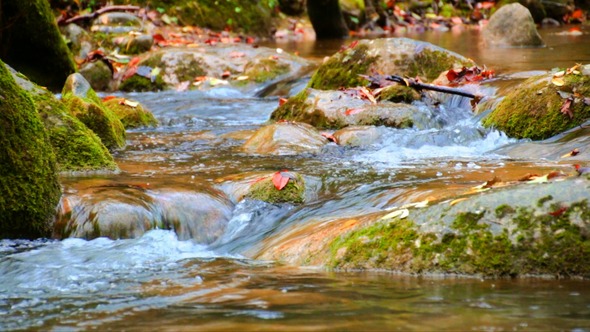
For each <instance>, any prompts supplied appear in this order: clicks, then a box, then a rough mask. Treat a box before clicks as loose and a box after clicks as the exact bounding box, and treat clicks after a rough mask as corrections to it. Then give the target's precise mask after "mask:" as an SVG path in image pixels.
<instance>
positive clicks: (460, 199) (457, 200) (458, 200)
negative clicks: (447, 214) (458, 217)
mask: <svg viewBox="0 0 590 332" xmlns="http://www.w3.org/2000/svg"><path fill="white" fill-rule="evenodd" d="M466 199H467V197H463V198H457V199H454V200H452V201H451V202H450V203H449V205H450V206H453V205H455V204H457V203H459V202H463V201H464V200H466Z"/></svg>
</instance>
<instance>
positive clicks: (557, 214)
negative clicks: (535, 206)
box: [549, 206, 567, 217]
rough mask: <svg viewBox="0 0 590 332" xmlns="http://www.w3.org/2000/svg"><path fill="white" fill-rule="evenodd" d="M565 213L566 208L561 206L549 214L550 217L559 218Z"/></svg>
mask: <svg viewBox="0 0 590 332" xmlns="http://www.w3.org/2000/svg"><path fill="white" fill-rule="evenodd" d="M565 211H567V207H566V206H563V207H561V208H559V209H557V210H555V211H553V212H549V214H550V215H552V216H554V217H559V216H561V215H562V214H563V213H564V212H565Z"/></svg>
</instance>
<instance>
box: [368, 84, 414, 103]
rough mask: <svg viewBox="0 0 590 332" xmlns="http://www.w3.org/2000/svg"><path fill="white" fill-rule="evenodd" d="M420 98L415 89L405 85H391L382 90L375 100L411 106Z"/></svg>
mask: <svg viewBox="0 0 590 332" xmlns="http://www.w3.org/2000/svg"><path fill="white" fill-rule="evenodd" d="M421 97H422V96H421V95H420V93H419V92H418V91H416V89H413V88H410V87H408V86H405V85H400V84H393V85H390V86H388V87H385V88H383V90H381V92H380V93H379V95H378V96H377V100H379V101H391V102H394V103H407V104H411V103H412V102H413V101H417V100H420V98H421Z"/></svg>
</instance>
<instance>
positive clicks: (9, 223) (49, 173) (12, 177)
mask: <svg viewBox="0 0 590 332" xmlns="http://www.w3.org/2000/svg"><path fill="white" fill-rule="evenodd" d="M0 129H1V130H0V145H1V146H2V149H0V160H1V161H2V165H1V166H0V238H37V237H47V236H49V235H51V222H52V220H53V216H54V214H55V208H56V206H57V204H58V202H59V197H60V196H61V189H60V187H59V183H58V178H57V172H56V171H57V169H56V164H55V155H54V154H53V151H52V149H51V145H50V143H49V137H48V135H47V132H46V131H45V128H44V127H43V124H42V122H41V120H40V119H39V115H38V114H37V111H36V109H35V105H34V103H33V101H32V100H31V98H30V96H29V95H28V93H27V92H26V91H25V90H23V89H21V88H20V87H18V86H17V84H16V83H15V81H14V79H13V78H12V75H11V74H10V72H9V71H8V69H7V68H6V66H5V65H4V63H3V62H1V61H0Z"/></svg>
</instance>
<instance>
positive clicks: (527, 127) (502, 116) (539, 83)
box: [483, 65, 590, 140]
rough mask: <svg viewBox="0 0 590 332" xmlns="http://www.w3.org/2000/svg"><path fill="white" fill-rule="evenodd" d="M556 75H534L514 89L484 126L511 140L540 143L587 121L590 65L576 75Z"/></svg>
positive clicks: (589, 112) (487, 118) (489, 116)
mask: <svg viewBox="0 0 590 332" xmlns="http://www.w3.org/2000/svg"><path fill="white" fill-rule="evenodd" d="M564 73H565V72H564ZM555 74H556V73H551V74H546V75H540V76H534V77H532V78H529V79H528V80H526V81H525V82H523V83H522V84H521V85H519V86H518V87H516V88H514V89H513V90H512V91H510V92H509V93H508V94H507V95H506V97H505V98H504V99H503V100H502V101H501V102H500V103H499V104H498V105H497V106H496V108H495V109H494V110H493V111H492V112H491V113H490V114H489V115H488V116H487V117H486V118H485V119H484V121H483V124H484V126H487V127H495V128H497V129H499V130H502V131H504V132H505V133H506V134H507V135H508V136H511V137H515V138H530V139H533V140H540V139H546V138H549V137H551V136H554V135H557V134H559V133H561V132H564V131H566V130H568V129H571V128H574V127H576V126H579V125H581V124H582V123H584V122H586V121H587V120H588V119H590V106H589V105H586V103H585V102H584V98H585V97H586V96H590V65H586V66H580V67H579V68H578V70H576V73H574V72H572V73H569V74H563V75H561V76H560V75H558V76H559V77H554V75H555ZM574 92H575V94H576V95H579V96H582V97H581V98H578V97H575V95H574ZM570 98H571V99H570Z"/></svg>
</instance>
